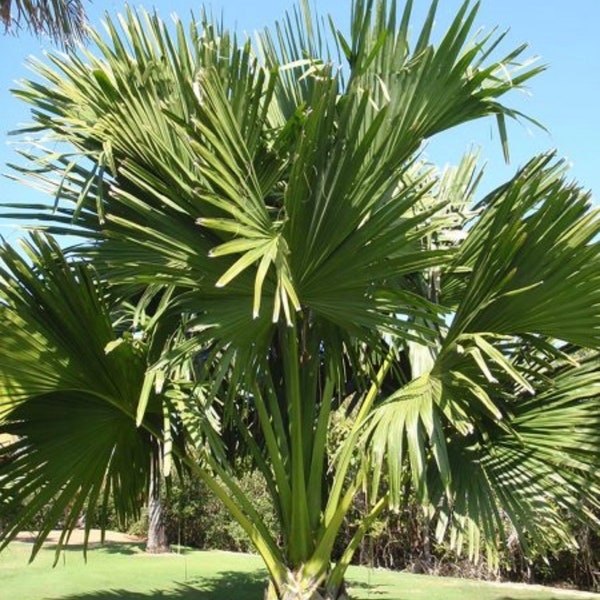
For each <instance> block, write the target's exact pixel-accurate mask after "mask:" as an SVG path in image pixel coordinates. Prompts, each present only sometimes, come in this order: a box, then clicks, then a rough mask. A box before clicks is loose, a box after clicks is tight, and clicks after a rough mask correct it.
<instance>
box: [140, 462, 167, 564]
mask: <svg viewBox="0 0 600 600" xmlns="http://www.w3.org/2000/svg"><path fill="white" fill-rule="evenodd" d="M155 469H156V467H155V464H154V461H153V464H152V468H151V471H152V472H151V476H150V490H149V492H148V541H147V543H146V552H149V553H150V554H163V553H165V552H170V551H171V549H170V548H169V542H168V540H167V532H166V529H165V523H164V518H163V505H162V499H161V497H160V474H158V473H156V472H155Z"/></svg>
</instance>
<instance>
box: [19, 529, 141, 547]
mask: <svg viewBox="0 0 600 600" xmlns="http://www.w3.org/2000/svg"><path fill="white" fill-rule="evenodd" d="M37 534H38V532H37V531H21V532H20V533H19V534H18V535H17V537H16V538H15V539H16V540H17V541H19V542H31V543H33V542H35V541H36V539H37ZM60 534H61V531H60V529H55V530H53V531H51V532H50V535H49V536H48V537H47V538H46V541H45V543H46V544H56V543H57V542H58V540H59V539H60ZM84 537H85V531H84V530H83V529H75V530H73V532H72V533H71V537H70V538H69V542H68V545H69V546H81V545H82V544H83V540H84ZM144 541H145V540H144V538H139V537H135V536H132V535H128V534H127V533H121V532H119V531H106V532H105V533H104V543H105V544H110V543H113V544H116V543H118V544H123V543H129V544H139V543H140V542H144ZM89 543H90V544H100V543H102V532H101V530H100V529H92V530H90V537H89Z"/></svg>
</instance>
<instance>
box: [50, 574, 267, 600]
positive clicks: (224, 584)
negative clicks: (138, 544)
mask: <svg viewBox="0 0 600 600" xmlns="http://www.w3.org/2000/svg"><path fill="white" fill-rule="evenodd" d="M265 583H266V581H265V572H264V571H262V570H256V571H254V572H251V573H237V572H235V571H223V572H222V573H219V575H218V576H217V577H201V578H197V579H191V580H189V581H188V582H187V583H177V584H176V587H174V588H172V589H167V590H152V591H149V592H132V591H129V590H123V589H112V590H98V591H96V592H90V593H88V594H77V595H69V596H61V598H60V600H117V599H118V600H230V599H231V600H234V599H235V600H260V599H261V598H262V597H263V592H264V587H265Z"/></svg>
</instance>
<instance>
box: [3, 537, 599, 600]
mask: <svg viewBox="0 0 600 600" xmlns="http://www.w3.org/2000/svg"><path fill="white" fill-rule="evenodd" d="M30 551H31V545H30V544H27V543H23V542H15V543H13V544H11V545H10V546H9V547H8V548H7V549H5V550H4V551H3V552H2V553H0V599H1V600H51V599H53V600H54V599H59V598H60V599H61V600H75V599H81V600H117V599H119V600H157V599H163V600H261V599H262V594H263V586H264V581H265V571H264V570H263V569H262V567H261V562H260V559H259V558H258V557H256V556H249V555H246V554H234V553H230V552H218V551H214V552H200V551H186V552H184V553H182V554H171V555H166V556H165V555H162V556H151V555H146V554H145V553H144V552H143V550H142V548H141V546H140V545H135V544H110V545H107V546H104V547H94V548H92V549H91V550H89V552H88V560H87V563H86V562H85V561H84V559H83V554H82V552H81V548H80V547H75V548H70V549H69V550H67V551H66V552H64V553H63V554H62V555H61V557H60V559H59V562H58V565H57V566H56V567H55V568H54V569H53V568H52V562H53V560H54V551H53V549H52V548H51V547H45V548H44V549H43V550H42V551H41V554H40V555H39V556H38V558H37V559H36V560H35V562H33V563H32V564H27V559H28V556H29V553H30ZM348 579H349V582H350V591H351V595H352V597H353V598H355V599H356V600H574V599H575V598H579V599H582V600H583V599H588V600H590V599H594V600H600V595H597V594H585V593H581V592H571V591H563V590H555V589H550V588H541V587H537V586H531V587H528V586H515V585H511V584H490V583H480V582H474V581H465V580H460V579H447V578H438V577H427V576H423V575H411V574H404V573H393V572H389V571H383V570H377V569H366V568H363V567H356V568H351V569H350V572H349V577H348Z"/></svg>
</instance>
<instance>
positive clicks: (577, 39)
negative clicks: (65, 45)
mask: <svg viewBox="0 0 600 600" xmlns="http://www.w3.org/2000/svg"><path fill="white" fill-rule="evenodd" d="M461 3H462V0H440V7H439V11H438V18H437V21H436V30H437V31H438V32H442V31H443V30H444V29H445V28H446V26H447V24H448V23H449V20H450V18H451V16H452V15H453V14H454V13H455V12H456V11H457V9H458V7H459V6H460V5H461ZM130 4H131V5H134V6H137V4H138V3H136V2H130ZM292 4H293V3H292V2H291V1H290V2H278V1H275V0H259V1H257V2H252V1H251V0H212V1H211V2H207V3H206V5H207V6H208V7H211V8H212V9H213V11H214V12H215V13H217V14H219V13H221V12H222V14H223V19H224V22H225V24H226V25H228V26H230V27H232V28H236V29H237V30H238V31H247V32H252V31H254V30H255V29H257V28H261V27H262V26H264V25H270V24H272V23H273V21H274V20H276V19H277V18H279V17H281V16H282V15H283V13H284V11H285V10H286V9H287V8H289V7H290V6H292ZM350 4H351V3H350V0H317V1H314V0H313V2H312V5H314V6H316V9H317V11H318V12H320V13H322V14H331V15H332V16H333V18H334V20H335V22H336V24H337V25H338V26H339V28H340V29H342V30H345V29H346V28H347V25H348V22H349V14H350ZM398 4H399V5H400V6H402V0H398ZM414 4H415V17H416V19H415V24H416V23H418V22H419V18H420V17H421V18H422V15H423V13H424V11H425V10H426V9H427V8H428V6H429V0H414ZM142 5H143V6H145V7H146V8H153V7H155V8H156V9H157V10H158V12H159V14H161V16H163V18H164V19H168V18H169V15H170V14H171V13H173V12H176V13H177V14H178V15H180V16H181V17H182V18H183V19H184V20H186V19H188V16H189V14H190V11H192V10H194V11H195V12H197V11H198V8H199V7H200V6H201V3H200V2H190V1H187V0H186V1H179V2H178V1H175V0H172V1H170V2H169V1H166V0H165V1H162V0H161V1H155V2H148V3H142ZM87 6H88V16H89V18H90V21H91V23H92V25H97V24H99V22H100V21H101V19H102V16H103V14H104V12H105V11H108V12H109V13H111V14H116V13H117V12H119V11H121V10H122V9H123V6H124V2H122V1H117V0H112V1H110V2H99V1H96V2H91V3H89V4H88V5H87ZM599 23H600V0H571V1H569V2H565V1H564V0H482V6H481V10H480V13H479V17H478V19H477V24H478V25H479V26H481V27H483V28H485V29H486V30H489V29H490V28H492V27H494V26H499V27H500V29H501V30H505V29H509V30H510V31H509V35H508V37H507V40H506V42H505V44H504V46H503V48H504V49H506V50H508V49H511V48H512V47H514V46H516V45H518V44H520V43H522V42H527V43H528V44H529V46H530V47H529V54H528V55H531V56H533V55H535V56H539V57H540V62H542V63H543V64H547V65H548V70H547V71H546V72H545V73H543V74H541V75H539V76H538V77H537V78H536V79H534V80H532V81H531V82H530V84H529V92H530V93H529V94H527V95H526V94H523V93H518V92H517V93H514V94H513V95H512V97H511V98H510V99H508V103H509V104H510V105H512V106H514V107H515V108H518V109H520V110H522V111H523V112H525V113H526V114H528V115H530V116H532V117H534V118H535V119H537V120H539V121H541V122H542V123H543V124H544V126H545V127H546V128H547V129H549V131H550V133H549V134H547V133H545V132H544V131H542V130H539V129H535V128H531V127H529V126H527V125H526V124H524V125H520V124H512V125H510V128H509V140H510V147H511V156H512V161H511V164H510V165H509V166H506V165H505V164H504V162H503V158H502V152H501V148H500V144H499V141H498V136H497V133H496V131H495V125H494V123H493V122H492V121H484V122H479V123H476V124H473V125H469V126H468V127H466V128H463V129H461V130H453V131H451V132H448V133H446V134H444V135H443V136H442V138H441V139H439V140H438V141H436V142H434V143H433V144H432V145H431V146H430V148H429V149H428V156H429V157H430V158H431V159H432V160H433V161H435V162H436V163H438V164H442V165H443V164H445V163H455V162H456V161H457V160H458V159H459V158H460V156H461V155H462V153H463V152H464V151H465V150H466V149H467V148H468V147H469V146H470V145H475V146H481V147H482V148H483V153H482V158H483V159H484V160H485V161H486V162H487V178H486V180H485V183H486V187H490V186H493V185H496V184H498V183H500V182H501V181H503V180H504V179H506V178H508V177H509V176H510V175H511V174H512V173H513V172H514V171H515V169H516V168H517V167H519V166H520V165H522V164H523V163H524V162H525V161H526V160H527V159H528V158H529V157H531V156H533V155H534V154H536V153H538V152H542V151H545V150H548V149H552V148H557V149H558V151H559V153H560V155H561V156H564V157H566V158H568V159H569V161H570V162H571V163H572V165H573V167H572V170H571V174H572V177H573V178H575V179H577V180H578V181H579V182H580V184H581V185H583V186H584V187H585V188H588V189H591V190H592V193H593V195H594V198H595V201H596V204H598V198H600V196H599V194H600V31H599V29H598V24H599ZM50 47H51V46H50V45H49V44H48V43H47V42H44V41H41V40H39V39H36V38H34V37H32V36H30V35H29V34H27V33H26V32H23V33H21V34H20V36H19V37H14V36H10V35H4V36H2V35H0V56H1V57H2V58H1V59H0V61H1V62H0V107H1V110H0V137H1V141H0V165H2V167H1V169H0V171H1V172H2V173H4V172H6V171H7V169H6V168H5V166H4V165H5V164H6V163H7V162H8V161H11V160H14V158H15V155H14V154H13V152H12V149H11V148H10V146H9V145H8V141H9V137H8V136H7V135H6V134H7V132H8V131H9V130H11V129H13V128H14V127H15V126H16V125H17V124H18V123H21V122H24V121H26V120H27V119H28V111H27V107H26V106H25V105H23V104H21V103H19V102H17V101H16V100H15V99H14V98H12V96H11V94H10V92H9V88H11V87H14V86H15V82H16V81H17V80H19V79H21V78H24V77H26V76H27V73H28V71H27V68H26V66H25V62H26V59H27V57H28V56H30V55H34V56H40V55H41V54H42V52H43V50H44V48H50ZM482 191H483V190H482ZM485 191H488V190H485ZM35 198H36V196H35V194H34V192H32V191H30V190H28V189H27V188H25V187H23V186H21V185H17V184H14V183H12V182H10V181H8V180H6V179H3V180H0V199H2V200H3V201H14V200H18V199H24V200H27V201H32V199H35ZM0 233H1V234H3V235H4V236H7V237H8V238H9V239H14V237H15V236H16V235H17V233H16V232H15V230H14V226H12V225H11V226H8V225H6V224H3V223H1V222H0Z"/></svg>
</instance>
